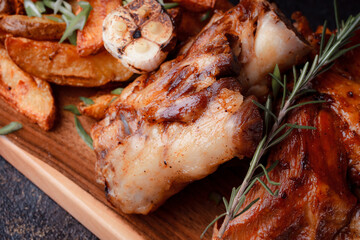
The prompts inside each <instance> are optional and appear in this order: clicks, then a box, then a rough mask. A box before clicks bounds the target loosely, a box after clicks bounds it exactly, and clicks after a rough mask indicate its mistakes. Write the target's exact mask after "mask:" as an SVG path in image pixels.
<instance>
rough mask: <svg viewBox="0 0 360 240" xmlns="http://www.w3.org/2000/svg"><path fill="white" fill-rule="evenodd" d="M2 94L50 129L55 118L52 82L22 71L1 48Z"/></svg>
mask: <svg viewBox="0 0 360 240" xmlns="http://www.w3.org/2000/svg"><path fill="white" fill-rule="evenodd" d="M0 96H1V97H2V98H4V99H5V101H6V102H8V103H9V104H10V105H11V106H13V107H14V108H15V109H16V110H17V111H19V112H20V113H22V114H24V115H25V116H27V117H28V118H30V120H32V121H33V122H35V123H37V124H38V125H39V126H40V127H41V128H42V129H44V130H49V129H50V128H51V127H52V126H53V124H54V120H55V103H54V98H53V96H52V91H51V88H50V84H49V83H47V82H46V81H44V80H41V79H38V78H33V77H32V76H30V75H29V74H28V73H25V72H24V71H22V70H21V69H20V68H19V67H18V66H16V64H15V63H14V62H13V61H12V60H11V59H10V57H9V56H8V54H7V52H6V50H5V49H4V48H0Z"/></svg>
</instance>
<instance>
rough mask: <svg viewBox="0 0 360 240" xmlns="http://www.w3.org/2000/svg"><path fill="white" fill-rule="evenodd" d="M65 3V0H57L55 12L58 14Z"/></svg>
mask: <svg viewBox="0 0 360 240" xmlns="http://www.w3.org/2000/svg"><path fill="white" fill-rule="evenodd" d="M62 3H63V0H56V2H55V4H54V14H57V12H58V11H59V10H60V7H61V5H62Z"/></svg>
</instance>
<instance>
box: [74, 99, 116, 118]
mask: <svg viewBox="0 0 360 240" xmlns="http://www.w3.org/2000/svg"><path fill="white" fill-rule="evenodd" d="M118 96H119V95H114V94H104V95H98V96H94V97H91V99H92V100H93V101H94V104H91V105H86V104H85V103H83V102H80V103H79V104H78V108H79V111H80V113H81V114H82V115H85V116H88V117H91V118H94V119H96V120H101V119H103V118H104V117H105V110H106V109H108V107H109V105H110V104H111V103H112V102H113V101H114V100H115V99H116V98H117V97H118Z"/></svg>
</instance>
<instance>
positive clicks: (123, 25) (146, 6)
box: [103, 0, 175, 73]
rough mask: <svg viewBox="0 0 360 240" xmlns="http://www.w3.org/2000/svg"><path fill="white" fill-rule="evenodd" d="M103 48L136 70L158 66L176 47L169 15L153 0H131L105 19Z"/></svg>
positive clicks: (145, 69) (145, 70)
mask: <svg viewBox="0 0 360 240" xmlns="http://www.w3.org/2000/svg"><path fill="white" fill-rule="evenodd" d="M103 39H104V43H105V48H106V49H107V50H108V51H109V52H110V53H111V54H112V55H113V56H114V57H116V58H119V59H120V60H121V62H122V63H123V64H124V65H125V66H127V67H128V68H129V69H131V70H132V71H133V72H136V73H145V72H150V71H153V70H155V69H156V68H158V66H159V65H160V64H161V63H162V62H163V61H164V60H165V58H166V56H167V54H168V52H169V51H170V50H171V49H172V48H173V47H174V46H175V31H174V24H173V21H172V19H171V17H170V16H169V15H168V14H167V12H166V10H164V9H163V8H162V6H161V5H160V3H158V2H157V1H156V0H134V1H132V2H130V3H129V4H127V5H126V6H122V7H119V8H117V9H116V10H114V11H113V12H112V13H110V14H109V15H108V16H107V17H106V18H105V20H104V23H103Z"/></svg>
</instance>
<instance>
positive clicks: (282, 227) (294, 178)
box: [224, 31, 360, 239]
mask: <svg viewBox="0 0 360 240" xmlns="http://www.w3.org/2000/svg"><path fill="white" fill-rule="evenodd" d="M359 42H360V32H359V31H358V32H357V34H356V36H355V37H353V38H352V44H356V43H359ZM359 59H360V49H359V48H357V49H354V50H352V51H350V52H348V53H347V54H346V55H345V56H343V57H342V58H340V59H339V60H338V61H337V62H336V64H335V66H334V67H333V68H332V69H331V70H330V71H328V72H326V73H324V74H321V75H319V76H318V77H317V78H316V79H315V80H314V81H313V86H312V87H313V88H314V89H316V90H317V91H318V92H319V93H317V94H315V96H314V97H317V98H318V97H320V98H323V99H325V100H326V103H325V104H322V105H318V104H317V105H313V106H307V107H303V108H301V109H298V110H297V111H295V112H292V113H291V115H290V117H289V118H290V119H289V120H290V122H293V123H295V122H296V123H300V124H301V125H310V126H315V127H316V128H317V130H296V131H295V132H293V133H292V135H290V136H289V137H288V138H287V139H286V140H285V141H284V142H282V143H280V144H279V145H278V146H277V147H276V148H275V149H274V150H273V151H272V153H271V154H270V158H269V164H271V163H272V162H274V161H276V160H279V161H280V162H279V166H277V167H276V168H275V169H274V170H273V171H272V172H270V176H271V178H273V180H275V181H279V182H280V184H281V185H280V192H279V197H275V198H274V197H272V196H270V195H269V194H268V193H267V192H266V191H265V190H264V188H262V187H261V186H260V185H259V184H257V186H256V187H255V188H254V189H252V191H251V192H250V194H249V197H248V198H247V200H246V203H245V205H244V206H246V204H247V203H249V202H251V201H253V200H254V199H256V198H258V197H259V198H260V200H259V201H258V202H257V203H256V205H255V206H253V207H252V208H251V209H250V210H249V211H248V212H246V213H245V214H244V215H242V216H240V217H239V218H237V219H234V220H233V221H232V222H231V224H230V226H229V228H228V229H227V231H226V233H225V235H224V239H360V235H359V231H358V229H357V228H358V226H359V220H360V213H359V212H360V211H359V207H357V208H355V204H356V198H355V196H354V195H353V194H352V193H351V192H350V190H352V191H358V190H356V189H358V188H359V186H360V82H359V79H360V78H359V71H358V66H359V63H360V62H359ZM264 181H265V182H266V180H264ZM274 189H275V188H274V187H273V190H274ZM350 220H351V222H350ZM340 230H341V231H340ZM339 232H340V233H339ZM338 233H339V234H338ZM334 237H335V238H334Z"/></svg>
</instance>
